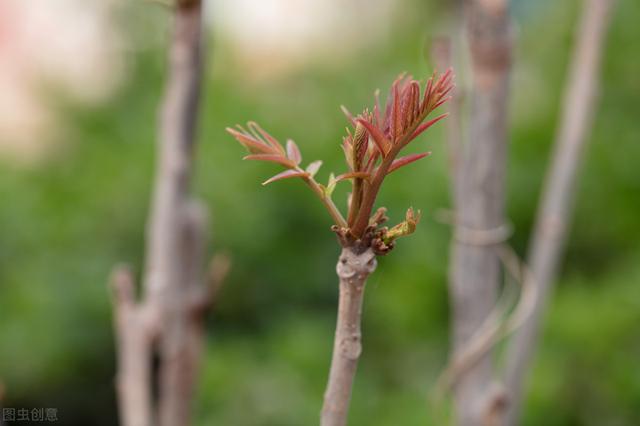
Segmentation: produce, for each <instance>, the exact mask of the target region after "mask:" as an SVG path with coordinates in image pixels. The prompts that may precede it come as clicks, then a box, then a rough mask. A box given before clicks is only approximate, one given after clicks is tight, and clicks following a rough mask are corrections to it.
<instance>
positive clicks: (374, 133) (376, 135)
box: [357, 118, 390, 157]
mask: <svg viewBox="0 0 640 426" xmlns="http://www.w3.org/2000/svg"><path fill="white" fill-rule="evenodd" d="M357 121H358V123H360V124H362V125H363V126H364V127H365V128H366V129H367V131H368V132H369V135H371V138H372V139H373V141H374V142H375V143H376V146H377V147H378V151H380V154H382V156H383V157H385V156H386V155H387V146H388V145H389V143H390V142H389V141H388V140H387V138H385V137H384V135H383V134H382V132H381V131H380V129H378V128H377V127H376V126H374V125H373V124H371V123H370V122H368V121H367V120H364V119H362V118H358V119H357Z"/></svg>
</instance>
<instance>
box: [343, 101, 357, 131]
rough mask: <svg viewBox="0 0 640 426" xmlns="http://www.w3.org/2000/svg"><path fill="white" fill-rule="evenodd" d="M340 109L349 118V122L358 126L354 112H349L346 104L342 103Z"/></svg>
mask: <svg viewBox="0 0 640 426" xmlns="http://www.w3.org/2000/svg"><path fill="white" fill-rule="evenodd" d="M340 109H341V110H342V113H343V114H344V115H345V117H347V120H349V122H350V123H351V124H352V125H353V127H356V120H355V119H354V118H353V114H351V112H349V110H348V109H347V107H345V106H344V105H340Z"/></svg>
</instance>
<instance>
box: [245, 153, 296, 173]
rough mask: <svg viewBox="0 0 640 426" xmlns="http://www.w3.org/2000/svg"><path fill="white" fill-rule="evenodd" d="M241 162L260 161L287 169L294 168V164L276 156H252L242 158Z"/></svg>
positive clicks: (280, 156)
mask: <svg viewBox="0 0 640 426" xmlns="http://www.w3.org/2000/svg"><path fill="white" fill-rule="evenodd" d="M243 160H261V161H270V162H272V163H278V164H282V165H283V166H285V167H286V168H288V169H292V168H294V167H296V164H295V163H294V162H293V161H291V160H289V159H288V158H285V157H283V156H282V155H278V154H253V155H247V156H246V157H244V158H243Z"/></svg>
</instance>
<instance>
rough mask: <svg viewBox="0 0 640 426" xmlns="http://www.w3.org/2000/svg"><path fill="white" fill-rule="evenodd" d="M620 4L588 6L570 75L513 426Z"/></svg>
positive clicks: (512, 376) (512, 353) (519, 360)
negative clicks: (613, 16)
mask: <svg viewBox="0 0 640 426" xmlns="http://www.w3.org/2000/svg"><path fill="white" fill-rule="evenodd" d="M613 4H614V0H585V2H584V8H583V12H582V18H581V23H580V26H579V28H578V35H577V45H576V47H575V51H574V53H573V58H572V61H571V66H570V69H569V71H568V77H567V78H568V79H567V91H566V93H565V97H564V100H563V108H562V117H561V120H560V127H559V128H558V132H557V134H556V141H555V148H554V153H553V160H552V161H553V162H552V164H551V167H550V169H549V171H548V175H547V177H546V182H545V187H544V190H543V195H542V199H541V201H540V206H539V210H538V214H537V217H536V224H535V227H534V232H533V236H532V239H531V245H530V250H529V256H530V262H529V263H530V265H531V270H532V273H533V276H534V277H535V282H536V284H537V287H538V293H539V297H538V299H537V303H536V304H535V308H534V313H533V315H532V316H531V318H529V319H528V320H527V321H526V322H525V324H524V325H523V327H522V329H521V330H519V331H518V332H517V333H516V335H515V336H514V339H513V342H512V343H511V345H510V347H509V352H508V358H507V361H508V364H507V373H506V385H507V390H508V392H509V394H510V396H511V398H512V401H513V403H512V404H511V405H510V406H509V410H508V413H507V419H506V423H505V424H507V425H515V424H517V419H518V415H519V411H520V405H521V398H522V387H523V381H524V377H525V373H526V372H527V371H528V370H529V369H528V368H527V366H528V364H529V361H530V358H531V356H532V354H533V350H534V346H535V342H536V339H537V334H538V328H539V325H540V320H541V316H542V312H543V311H544V307H545V304H546V299H547V297H548V293H549V291H550V288H551V286H552V285H553V282H554V281H555V279H556V276H557V271H558V265H559V262H560V259H561V256H562V251H563V248H564V245H565V241H566V237H567V230H568V227H569V218H570V215H571V212H572V204H573V199H574V195H575V186H576V176H577V170H578V166H579V164H580V161H581V158H582V151H583V149H584V145H585V143H586V140H587V134H588V131H589V128H590V126H591V123H592V122H593V114H594V109H595V102H596V92H597V85H598V79H599V68H600V62H601V56H602V51H603V44H604V39H605V35H606V32H607V28H608V23H609V20H610V15H611V10H612V8H613Z"/></svg>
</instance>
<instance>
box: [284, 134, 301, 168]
mask: <svg viewBox="0 0 640 426" xmlns="http://www.w3.org/2000/svg"><path fill="white" fill-rule="evenodd" d="M287 157H289V159H290V160H291V161H293V162H294V163H295V164H296V166H297V165H298V164H300V162H301V161H302V155H301V154H300V149H299V148H298V145H296V143H295V142H294V141H293V140H291V139H289V140H287Z"/></svg>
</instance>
